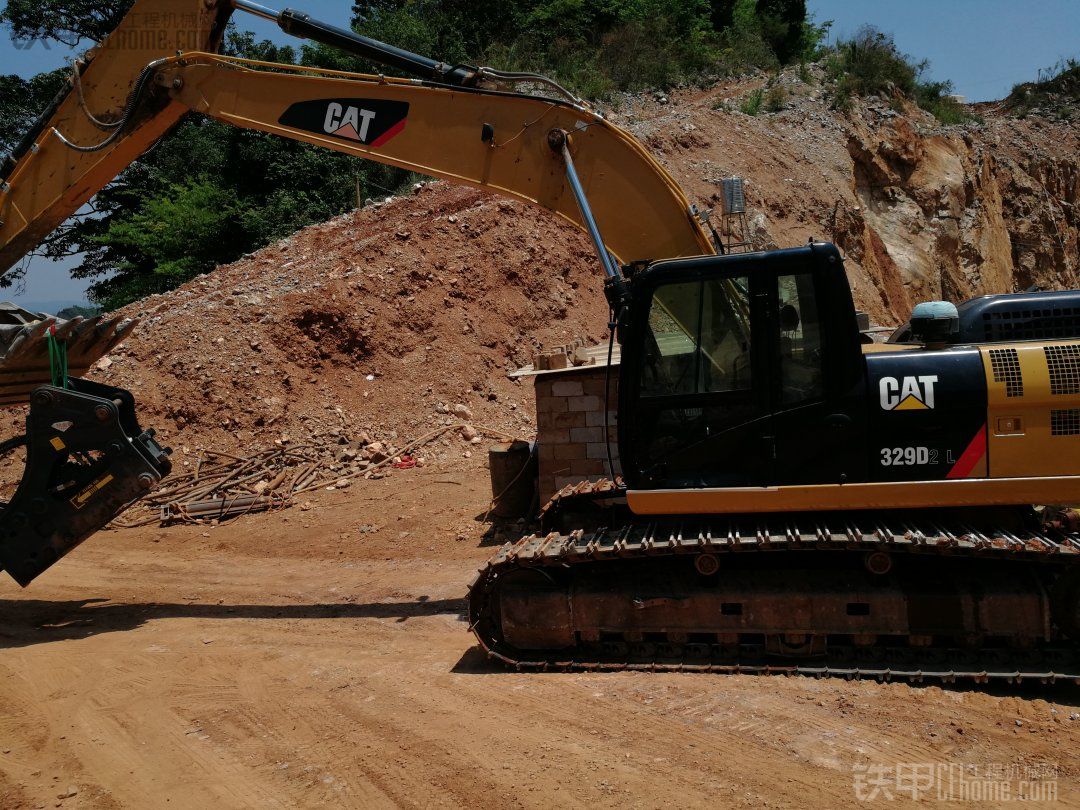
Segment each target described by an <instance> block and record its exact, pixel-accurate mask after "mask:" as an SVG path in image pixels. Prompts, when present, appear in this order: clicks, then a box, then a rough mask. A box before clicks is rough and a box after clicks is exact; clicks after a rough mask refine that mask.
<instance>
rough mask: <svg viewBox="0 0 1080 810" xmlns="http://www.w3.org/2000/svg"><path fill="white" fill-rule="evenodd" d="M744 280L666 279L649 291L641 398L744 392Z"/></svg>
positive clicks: (747, 373)
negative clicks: (650, 292) (668, 282)
mask: <svg viewBox="0 0 1080 810" xmlns="http://www.w3.org/2000/svg"><path fill="white" fill-rule="evenodd" d="M748 289H749V279H747V278H746V277H741V278H730V279H710V280H706V281H688V282H683V283H678V284H668V285H665V286H663V287H660V288H658V289H657V290H656V292H655V293H654V295H653V300H652V305H651V306H650V309H649V330H648V333H647V334H646V340H645V363H644V364H643V365H642V371H641V375H642V376H641V394H642V396H644V397H657V396H672V395H679V394H704V393H720V392H726V391H749V390H750V388H751V383H752V379H751V363H750V348H751V347H750V304H749V295H748V292H747V291H748Z"/></svg>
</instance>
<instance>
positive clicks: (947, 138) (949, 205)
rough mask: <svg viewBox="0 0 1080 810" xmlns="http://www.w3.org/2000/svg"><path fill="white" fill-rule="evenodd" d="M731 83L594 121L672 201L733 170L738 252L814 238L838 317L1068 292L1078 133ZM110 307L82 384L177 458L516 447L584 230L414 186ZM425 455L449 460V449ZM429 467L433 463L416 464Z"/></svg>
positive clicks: (794, 83)
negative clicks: (479, 443)
mask: <svg viewBox="0 0 1080 810" xmlns="http://www.w3.org/2000/svg"><path fill="white" fill-rule="evenodd" d="M764 82H765V79H764V77H749V78H744V79H740V80H731V81H727V82H723V83H720V84H717V85H715V86H713V87H710V88H708V89H705V90H701V89H693V90H685V91H681V92H678V93H674V94H671V95H669V96H665V97H652V96H647V95H646V96H634V97H627V98H623V99H621V100H620V102H619V104H618V105H616V109H613V110H611V111H610V113H611V115H612V117H613V118H614V119H615V120H616V121H617V122H618V123H619V124H621V125H623V126H624V127H627V128H628V129H630V130H631V131H632V132H633V133H634V134H635V135H637V136H638V137H639V138H640V139H641V140H642V141H643V142H644V143H646V144H647V145H648V147H649V148H650V150H651V151H652V152H653V154H654V155H656V156H657V158H658V159H659V160H660V161H661V162H662V163H663V164H664V165H665V167H666V168H667V169H668V170H669V171H671V173H672V174H673V175H674V176H675V178H676V179H677V180H678V181H679V182H680V183H681V184H682V185H683V187H684V188H685V190H686V191H687V194H688V196H689V197H690V199H691V201H692V202H694V203H697V204H701V205H705V206H710V205H717V204H718V201H719V191H720V187H719V181H720V180H721V178H723V177H725V176H729V175H733V174H735V175H740V176H742V177H744V178H746V179H747V191H748V205H749V208H750V211H749V219H750V226H751V232H752V236H753V242H754V244H755V246H757V247H773V246H784V245H794V244H801V243H804V242H805V241H806V240H807V238H809V237H814V238H818V239H828V240H831V241H834V242H836V243H837V244H838V245H839V246H840V248H841V249H842V250H843V251H844V252H845V254H846V258H847V267H848V272H849V276H850V279H851V283H852V288H853V290H854V294H855V299H856V303H857V305H858V306H860V307H861V308H863V309H865V310H867V311H868V312H869V313H870V314H871V317H872V318H873V320H875V321H876V322H878V323H882V324H895V323H898V322H900V321H902V320H904V319H906V317H907V316H908V314H909V312H910V310H911V307H912V306H913V305H914V304H915V303H916V302H918V301H920V300H927V299H936V298H951V299H954V300H960V299H964V298H967V297H970V296H972V295H978V294H982V293H990V292H1003V291H1009V290H1014V289H1023V288H1027V287H1029V286H1031V285H1033V284H1034V285H1039V286H1042V287H1046V288H1054V287H1062V286H1077V285H1080V277H1078V267H1080V260H1078V252H1080V251H1078V240H1080V207H1077V204H1076V203H1077V198H1078V196H1080V158H1078V155H1080V134H1078V133H1077V131H1076V130H1075V129H1072V128H1070V127H1069V126H1068V125H1064V124H1059V123H1054V122H1050V121H1047V120H1045V119H1042V118H1040V117H1038V116H1029V117H1028V118H1027V119H1025V120H1017V119H1016V118H1015V117H1012V116H1009V115H1004V114H1001V113H998V112H995V111H994V110H992V109H983V108H982V107H980V108H979V109H980V111H981V112H982V113H983V114H984V116H985V121H984V122H982V123H970V124H965V125H963V126H952V127H942V126H939V125H938V124H937V122H936V121H935V120H934V119H933V118H932V117H931V116H929V115H928V114H926V113H924V112H922V111H921V110H918V109H917V108H914V107H911V106H908V107H905V108H902V109H901V108H899V107H898V102H896V101H895V100H894V101H892V102H886V101H885V100H883V99H869V100H864V101H859V102H856V104H855V107H854V109H853V110H852V111H851V112H850V113H849V114H847V115H842V114H840V113H837V112H836V111H834V110H831V109H829V106H828V103H827V100H826V98H825V94H824V89H823V87H822V85H821V83H820V76H818V77H817V80H816V81H811V82H802V81H800V79H799V76H798V74H797V73H796V72H788V73H785V74H783V75H782V76H781V77H780V79H779V82H780V85H781V86H782V87H783V88H784V91H783V94H784V99H785V100H784V103H783V105H782V106H783V108H782V109H781V110H779V111H778V112H773V113H762V114H760V115H757V116H750V115H747V114H744V113H742V112H739V111H738V107H739V104H740V101H741V100H742V99H744V98H745V97H746V95H747V94H749V93H751V92H753V91H754V89H756V88H757V87H760V86H761V85H762V84H764ZM122 314H124V315H127V316H140V317H142V319H143V323H142V325H141V327H140V328H139V330H138V331H137V332H136V333H135V335H133V336H132V337H131V338H130V339H129V340H128V341H127V343H126V344H125V346H124V347H122V348H121V350H119V351H117V352H114V353H113V354H112V355H111V356H110V357H108V358H106V359H105V361H104V362H103V363H102V364H101V366H100V367H99V368H98V369H97V370H96V371H95V372H94V375H93V376H95V377H97V378H98V379H101V380H103V381H106V382H109V383H112V384H115V385H119V386H123V387H126V388H129V389H131V390H132V391H134V392H135V393H136V396H137V397H138V399H139V401H140V403H141V405H142V413H143V414H144V421H145V422H146V423H147V424H151V425H155V426H157V427H158V428H159V429H160V431H161V433H162V435H163V437H164V439H165V441H166V442H168V443H170V444H173V445H174V446H177V447H179V448H183V447H189V449H193V448H194V447H195V446H196V445H203V446H208V447H213V448H215V449H222V450H240V449H243V448H244V447H248V446H265V445H266V444H268V443H272V442H274V441H283V440H291V441H297V440H303V441H307V440H309V439H310V438H311V437H313V436H318V435H320V434H325V433H327V432H336V433H339V434H340V433H345V434H349V433H351V432H357V431H367V432H368V433H370V434H371V436H372V438H374V439H378V440H383V441H387V442H388V443H391V444H394V443H397V444H398V445H399V446H400V444H401V443H404V441H406V440H407V439H409V438H412V437H414V436H416V435H419V434H420V433H422V432H426V431H427V430H428V429H430V428H431V427H433V426H436V425H438V424H445V423H446V422H447V420H450V419H453V418H455V417H454V416H453V415H452V414H450V413H448V407H449V406H453V405H455V404H460V405H463V406H465V408H466V409H467V411H468V412H470V413H471V414H472V416H471V417H469V418H470V420H471V421H475V422H477V423H480V424H488V425H491V426H494V427H497V428H498V429H500V430H502V431H505V432H507V433H514V434H524V435H529V434H531V432H532V423H533V396H532V390H531V386H529V385H528V384H527V383H526V384H522V383H518V382H516V381H512V380H510V379H508V378H507V375H506V373H507V372H508V371H510V370H512V369H514V368H516V367H518V366H520V365H523V364H525V363H527V362H529V361H530V360H531V359H532V356H533V354H534V352H535V351H536V350H537V349H538V348H541V347H551V346H555V345H560V344H564V343H567V342H569V341H571V340H574V339H576V338H580V337H584V338H587V339H590V340H594V341H595V340H598V339H601V338H602V337H603V336H604V334H605V329H606V321H607V313H606V306H605V303H604V298H603V295H602V282H601V274H600V272H599V269H598V267H597V263H596V260H595V258H594V256H593V254H592V251H591V248H590V246H589V244H588V242H587V241H586V239H585V238H584V237H583V236H582V235H581V234H579V233H578V232H577V231H576V230H574V229H573V228H571V227H570V226H568V225H566V224H565V223H563V222H561V221H559V220H557V219H556V218H555V217H553V216H551V215H549V214H547V213H546V212H543V211H540V210H537V209H533V208H530V207H528V206H526V205H524V204H521V203H516V202H511V201H507V200H504V199H501V198H497V197H494V196H492V195H488V194H484V193H481V192H477V191H474V190H469V189H462V188H455V187H451V186H448V185H446V184H442V183H432V184H425V185H421V186H420V187H418V188H417V189H416V190H415V192H414V193H413V194H411V195H406V196H402V197H398V198H388V200H387V201H384V202H380V203H376V204H374V205H370V206H368V207H366V208H365V209H363V210H361V211H357V212H354V213H350V214H347V215H344V216H342V217H339V218H337V219H335V220H332V221H330V222H327V223H323V224H320V225H316V226H313V227H310V228H307V229H304V230H302V231H300V232H298V233H297V234H294V235H293V236H292V237H290V238H289V239H286V240H284V241H282V242H280V243H278V244H276V245H272V246H270V247H267V248H266V249H264V250H261V251H259V252H258V253H255V254H253V255H251V256H249V257H246V258H245V259H243V260H241V261H239V262H236V263H234V264H232V265H229V266H226V267H221V268H219V269H217V270H215V271H214V272H213V273H210V274H208V275H206V276H202V277H200V278H198V279H195V280H194V281H192V282H190V283H188V284H186V285H184V286H183V287H181V288H180V289H178V290H176V291H174V292H172V293H169V294H166V295H162V296H154V297H151V298H149V299H147V300H145V301H143V302H140V303H139V304H136V305H133V306H130V307H128V308H127V309H126V310H125V311H124V312H123V313H122ZM444 441H445V442H446V443H445V444H444V446H443V448H442V452H444V453H446V452H452V453H453V454H456V455H459V454H460V453H461V452H463V449H462V448H460V447H452V446H451V440H450V439H445V440H444ZM436 458H437V456H436Z"/></svg>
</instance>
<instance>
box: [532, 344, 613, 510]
mask: <svg viewBox="0 0 1080 810" xmlns="http://www.w3.org/2000/svg"><path fill="white" fill-rule="evenodd" d="M604 372H605V367H604V366H603V365H598V366H588V367H585V368H580V367H579V368H568V369H566V370H563V371H556V372H549V373H546V374H539V375H537V376H536V377H535V381H536V382H535V385H536V425H537V432H536V441H537V446H538V454H539V457H540V501H541V503H543V502H545V501H547V499H548V498H550V497H551V496H552V495H554V494H555V493H556V492H558V491H559V490H560V489H562V488H563V487H564V486H566V485H567V484H576V483H579V482H580V481H585V480H589V481H596V480H598V479H600V478H605V477H610V473H609V471H608V445H607V441H606V440H605V436H604V403H605V397H604V384H605V373H604ZM612 372H613V373H612V375H611V392H610V396H609V398H608V404H609V405H610V409H609V411H608V437H609V438H610V440H611V453H612V457H613V459H614V462H615V474H616V475H621V474H622V470H621V468H620V466H619V455H618V446H617V442H618V435H617V432H616V428H617V424H616V419H617V417H616V408H617V405H618V400H619V390H618V389H619V383H618V376H619V375H618V371H617V369H613V370H612Z"/></svg>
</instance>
